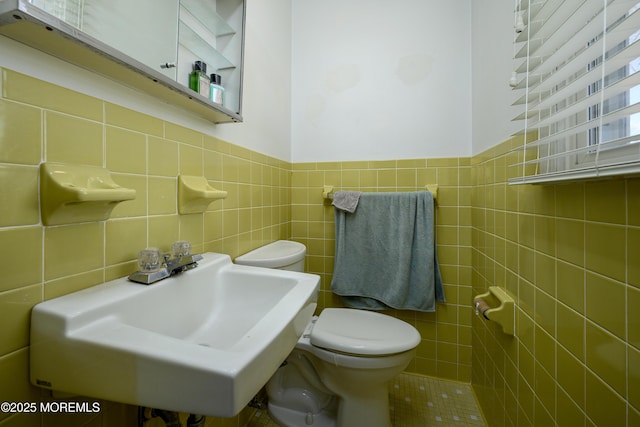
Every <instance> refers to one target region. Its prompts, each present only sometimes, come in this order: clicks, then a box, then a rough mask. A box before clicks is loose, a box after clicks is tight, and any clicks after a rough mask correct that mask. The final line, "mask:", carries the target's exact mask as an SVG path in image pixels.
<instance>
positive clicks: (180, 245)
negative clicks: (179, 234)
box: [171, 240, 191, 258]
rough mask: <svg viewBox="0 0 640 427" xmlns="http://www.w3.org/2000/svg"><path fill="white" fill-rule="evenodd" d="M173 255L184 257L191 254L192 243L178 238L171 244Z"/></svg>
mask: <svg viewBox="0 0 640 427" xmlns="http://www.w3.org/2000/svg"><path fill="white" fill-rule="evenodd" d="M171 255H172V256H173V257H174V258H182V257H184V256H189V255H191V243H190V242H188V241H186V240H178V241H177V242H173V243H172V244H171Z"/></svg>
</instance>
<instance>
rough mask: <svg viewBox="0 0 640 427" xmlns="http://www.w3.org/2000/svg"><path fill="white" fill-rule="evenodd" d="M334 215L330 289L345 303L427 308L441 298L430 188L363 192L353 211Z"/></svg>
mask: <svg viewBox="0 0 640 427" xmlns="http://www.w3.org/2000/svg"><path fill="white" fill-rule="evenodd" d="M335 219H336V253H335V265H334V272H333V280H332V282H331V290H332V291H333V292H334V293H336V294H338V295H340V296H342V297H343V300H344V301H345V303H346V304H347V305H348V306H350V307H355V308H364V309H372V310H384V309H389V308H395V309H401V310H417V311H427V312H432V311H435V308H436V304H435V303H436V301H439V302H444V291H443V289H442V278H441V276H440V269H439V267H438V260H437V254H436V249H435V236H434V208H433V195H432V194H431V193H430V192H428V191H419V192H411V193H362V194H361V196H360V200H359V202H358V209H357V210H356V212H355V213H348V212H345V211H342V210H338V209H336V211H335Z"/></svg>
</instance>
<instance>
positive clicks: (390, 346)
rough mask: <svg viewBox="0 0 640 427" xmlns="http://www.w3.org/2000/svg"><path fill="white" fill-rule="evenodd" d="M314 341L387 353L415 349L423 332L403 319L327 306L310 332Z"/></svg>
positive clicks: (317, 344)
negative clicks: (420, 332) (419, 331)
mask: <svg viewBox="0 0 640 427" xmlns="http://www.w3.org/2000/svg"><path fill="white" fill-rule="evenodd" d="M310 339H311V345H313V346H315V347H320V348H324V349H327V350H329V351H336V352H340V353H347V354H352V355H361V356H369V357H371V356H386V355H391V354H396V353H402V352H405V351H408V350H411V349H414V348H415V347H416V346H417V345H418V344H419V343H420V334H419V333H418V331H417V330H416V329H415V328H414V327H413V326H411V325H409V324H408V323H406V322H403V321H402V320H398V319H396V318H393V317H390V316H387V315H383V314H380V313H374V312H371V311H364V310H356V309H351V308H325V309H324V310H323V311H322V312H321V313H320V316H319V317H318V320H317V321H316V322H315V325H314V326H313V329H312V330H311V333H310Z"/></svg>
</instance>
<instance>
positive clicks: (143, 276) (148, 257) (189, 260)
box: [129, 241, 202, 285]
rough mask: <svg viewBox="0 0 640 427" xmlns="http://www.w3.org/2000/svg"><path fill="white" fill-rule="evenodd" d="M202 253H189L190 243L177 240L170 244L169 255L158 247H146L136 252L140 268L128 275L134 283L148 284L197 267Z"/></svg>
mask: <svg viewBox="0 0 640 427" xmlns="http://www.w3.org/2000/svg"><path fill="white" fill-rule="evenodd" d="M201 259H202V255H199V254H192V253H191V244H190V243H189V242H185V241H178V242H175V243H174V244H173V245H171V255H169V254H164V255H163V254H162V251H160V249H158V248H147V249H143V250H142V251H140V253H139V254H138V264H139V266H140V270H139V271H136V272H135V273H133V274H131V275H130V276H129V280H131V281H132V282H136V283H142V284H145V285H150V284H152V283H155V282H158V281H160V280H162V279H165V278H167V277H170V276H173V275H174V274H178V273H182V272H183V271H187V270H191V269H192V268H195V267H197V265H198V261H200V260H201Z"/></svg>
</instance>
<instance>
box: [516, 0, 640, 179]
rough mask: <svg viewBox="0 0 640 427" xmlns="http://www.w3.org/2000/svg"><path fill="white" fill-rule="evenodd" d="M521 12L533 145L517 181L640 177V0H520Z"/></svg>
mask: <svg viewBox="0 0 640 427" xmlns="http://www.w3.org/2000/svg"><path fill="white" fill-rule="evenodd" d="M518 1H519V2H518ZM515 13H516V25H515V29H516V33H515V36H514V66H515V75H514V77H515V79H512V82H511V85H512V86H513V89H514V90H516V91H519V92H521V94H520V96H519V98H518V100H517V101H516V102H515V104H514V105H517V106H519V107H520V108H521V109H522V110H521V111H522V113H521V114H520V115H519V116H518V117H516V118H515V120H520V121H522V123H523V128H522V129H523V131H522V132H523V133H524V140H525V143H524V146H523V147H521V148H520V149H519V150H521V151H523V153H522V155H521V156H519V159H520V160H521V161H519V162H518V163H517V164H515V165H514V166H513V167H515V168H516V171H511V173H510V176H511V178H510V179H509V182H510V183H513V184H518V183H536V182H552V181H560V180H575V179H582V178H594V177H604V176H611V175H627V174H635V173H640V1H638V0H517V2H516V11H515Z"/></svg>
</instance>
